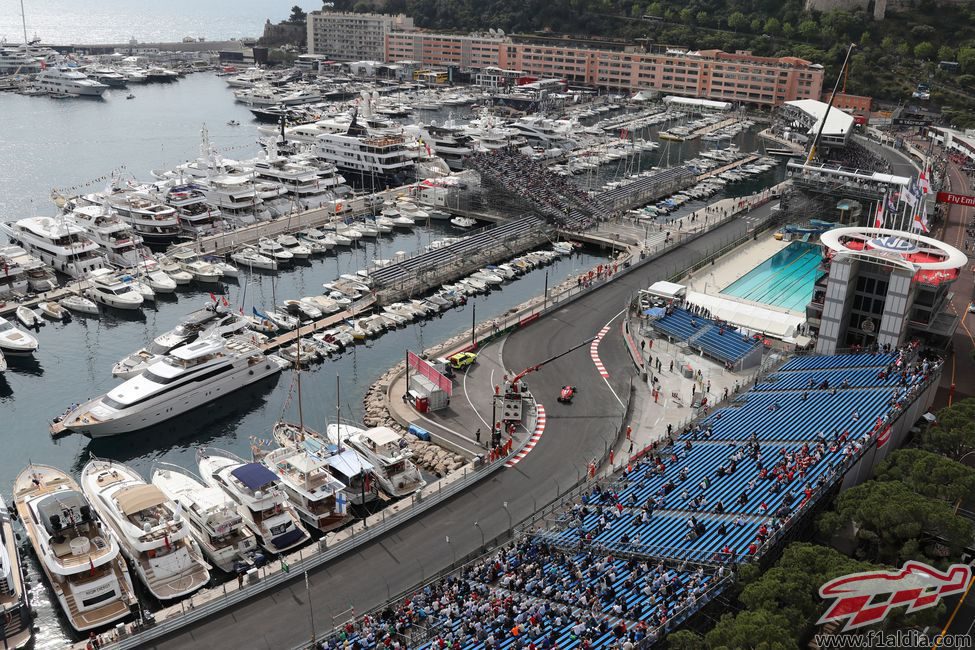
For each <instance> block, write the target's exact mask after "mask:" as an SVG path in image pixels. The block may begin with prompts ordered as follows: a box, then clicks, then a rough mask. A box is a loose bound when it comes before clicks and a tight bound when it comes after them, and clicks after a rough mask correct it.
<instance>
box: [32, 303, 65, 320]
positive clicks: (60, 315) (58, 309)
mask: <svg viewBox="0 0 975 650" xmlns="http://www.w3.org/2000/svg"><path fill="white" fill-rule="evenodd" d="M37 308H38V309H39V310H40V312H41V314H42V315H43V316H47V317H48V318H50V319H51V320H58V321H69V320H71V312H69V311H68V310H67V309H65V308H64V307H62V306H61V305H59V304H58V303H56V302H53V301H51V302H39V303H37Z"/></svg>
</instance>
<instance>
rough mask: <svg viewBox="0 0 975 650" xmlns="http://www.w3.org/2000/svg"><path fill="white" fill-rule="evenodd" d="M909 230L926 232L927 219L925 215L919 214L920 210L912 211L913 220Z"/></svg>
mask: <svg viewBox="0 0 975 650" xmlns="http://www.w3.org/2000/svg"><path fill="white" fill-rule="evenodd" d="M911 230H920V231H921V232H928V219H927V215H923V216H922V215H921V211H916V212H915V213H914V220H913V221H912V222H911Z"/></svg>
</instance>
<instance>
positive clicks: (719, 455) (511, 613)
mask: <svg viewBox="0 0 975 650" xmlns="http://www.w3.org/2000/svg"><path fill="white" fill-rule="evenodd" d="M941 363H942V360H941V359H940V358H938V357H936V356H934V355H933V354H929V353H926V352H924V351H922V350H921V349H920V345H919V343H918V342H916V341H915V342H912V343H911V344H909V345H906V346H904V347H902V348H900V349H890V348H887V349H883V350H881V349H877V348H873V349H872V350H870V351H869V352H863V353H859V354H852V355H841V356H803V357H796V358H793V359H792V360H790V361H788V362H786V363H785V364H784V365H782V366H781V367H780V368H779V369H778V370H776V371H774V372H772V373H771V374H769V375H768V376H766V377H764V378H761V379H759V381H758V382H757V383H756V385H755V386H754V387H753V388H752V390H750V391H749V392H747V393H744V394H741V395H738V396H737V397H736V398H735V400H734V402H733V403H732V404H731V405H730V406H729V407H726V408H721V409H718V410H716V411H714V412H713V413H711V414H710V415H709V416H708V417H706V418H704V419H702V420H699V421H698V422H697V423H695V424H693V425H688V426H686V427H685V428H684V429H683V430H681V431H679V432H678V431H675V432H671V431H668V435H667V437H666V438H664V439H663V440H662V441H661V442H660V443H658V444H655V445H653V446H652V447H651V448H649V449H647V450H645V452H644V453H641V454H638V455H637V456H636V457H633V458H631V459H630V460H629V461H628V462H627V463H626V464H625V466H624V467H623V468H622V469H621V470H620V471H619V472H617V473H615V474H614V475H612V476H611V477H610V478H609V479H608V480H606V481H601V482H596V483H594V484H593V485H592V486H591V487H590V488H589V489H588V490H587V491H586V492H585V493H584V494H583V495H582V497H581V498H580V499H579V500H577V501H576V502H574V503H572V504H570V505H569V506H568V507H567V508H566V509H565V510H564V511H562V514H561V515H560V517H559V519H558V521H556V522H554V523H550V524H549V525H547V527H546V528H543V529H542V530H537V531H535V532H532V533H529V534H527V535H525V536H523V537H521V538H520V539H518V540H516V541H515V542H513V543H511V544H509V545H507V546H505V547H502V548H500V549H498V550H496V551H494V552H492V553H491V554H489V555H487V556H485V557H483V558H481V559H480V560H478V561H476V562H474V563H472V564H469V565H467V566H466V567H464V568H463V569H461V570H460V571H459V572H455V573H453V574H451V575H450V576H448V577H446V578H444V579H441V580H438V581H436V582H434V583H431V584H428V585H426V586H424V587H423V588H421V589H420V590H418V591H417V592H416V593H414V594H412V595H411V596H409V597H407V598H405V599H403V600H400V601H399V602H397V603H396V604H395V605H390V606H388V607H387V608H386V609H384V610H382V611H380V612H378V613H376V614H373V615H368V616H365V617H362V618H360V619H359V620H356V621H354V622H350V623H348V624H347V625H346V626H345V627H344V628H343V629H341V630H339V631H337V632H336V633H335V634H333V635H332V636H331V637H330V638H329V639H328V640H327V641H326V642H324V643H323V644H322V647H323V648H327V649H330V650H331V649H337V648H364V649H365V648H406V647H422V648H431V649H434V650H439V649H441V648H452V649H455V648H463V649H475V648H477V649H479V648H490V649H501V648H505V649H507V648H511V649H524V648H528V649H532V650H536V649H537V650H549V649H554V648H560V649H562V648H597V647H598V648H616V649H618V650H620V649H623V650H626V649H630V648H635V647H637V646H644V645H646V644H647V643H652V642H653V641H655V640H657V639H659V638H661V637H662V636H663V635H664V634H665V633H666V632H667V631H668V630H670V629H673V627H674V626H676V625H677V624H679V623H680V622H681V621H683V620H684V618H686V617H687V616H689V615H690V614H692V613H693V612H694V611H697V609H699V608H700V607H701V606H703V604H704V603H706V602H707V601H708V600H710V598H712V597H713V596H714V595H715V594H717V593H719V592H720V591H721V590H722V589H723V588H724V586H725V585H726V584H727V583H728V581H729V580H730V579H731V575H732V569H733V566H734V565H735V564H736V563H737V562H742V561H748V560H749V559H751V558H753V557H756V556H760V555H762V554H763V553H764V552H765V550H766V548H767V547H769V546H771V545H772V544H774V543H776V542H777V537H778V536H779V535H780V534H781V533H782V532H783V531H784V530H785V529H786V528H788V526H789V525H790V524H791V523H792V521H793V520H794V519H795V518H796V515H797V514H799V513H803V511H804V509H806V508H807V507H808V506H811V504H812V502H814V501H815V500H816V499H818V498H819V496H820V495H821V494H822V493H823V492H824V491H826V490H829V489H831V488H832V487H834V486H835V485H836V482H837V481H838V480H839V479H841V478H842V476H843V474H844V473H845V472H846V470H847V469H848V468H849V467H850V466H851V465H852V463H853V462H855V461H856V460H857V458H858V457H859V455H860V454H861V453H862V452H863V451H864V449H866V448H868V447H869V446H871V445H873V444H876V445H878V446H879V445H882V444H886V439H884V436H885V435H887V434H889V428H888V427H889V426H890V424H891V423H892V422H893V421H894V419H895V418H896V417H897V416H898V414H899V413H900V410H901V409H902V408H904V407H906V406H907V405H908V404H909V403H910V402H911V400H912V399H913V397H914V396H915V395H916V394H917V392H918V391H919V390H921V389H922V388H923V387H924V385H925V383H926V382H927V381H928V380H930V379H931V378H932V377H933V373H934V372H935V371H937V370H938V368H939V366H940V364H941Z"/></svg>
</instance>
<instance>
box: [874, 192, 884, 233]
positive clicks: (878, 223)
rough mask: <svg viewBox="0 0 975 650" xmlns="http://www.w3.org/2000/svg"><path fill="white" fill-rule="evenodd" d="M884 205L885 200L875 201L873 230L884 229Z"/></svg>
mask: <svg viewBox="0 0 975 650" xmlns="http://www.w3.org/2000/svg"><path fill="white" fill-rule="evenodd" d="M885 203H886V200H885V199H881V200H880V201H877V215H876V216H875V217H874V219H873V227H874V228H883V227H884V205H885Z"/></svg>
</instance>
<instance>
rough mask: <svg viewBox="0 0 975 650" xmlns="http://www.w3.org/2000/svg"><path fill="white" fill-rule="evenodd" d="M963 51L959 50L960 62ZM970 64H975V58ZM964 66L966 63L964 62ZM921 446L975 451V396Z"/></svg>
mask: <svg viewBox="0 0 975 650" xmlns="http://www.w3.org/2000/svg"><path fill="white" fill-rule="evenodd" d="M963 53H964V52H959V57H958V58H959V62H960V63H961V61H960V60H961V59H962V56H961V55H962V54H963ZM973 56H975V51H973ZM969 64H971V65H975V59H973V60H972V61H969ZM964 68H965V64H964V63H962V69H963V70H964ZM921 448H922V449H927V450H928V451H933V452H934V453H936V454H942V455H944V456H947V457H948V458H954V459H955V460H959V459H960V458H961V457H962V456H964V455H965V454H967V453H969V452H971V451H975V398H968V399H963V400H959V401H957V402H955V403H954V404H952V405H951V406H949V407H948V408H945V409H942V410H941V412H940V413H938V421H937V423H936V424H934V425H932V426H929V427H927V429H925V431H924V432H923V433H922V434H921Z"/></svg>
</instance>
